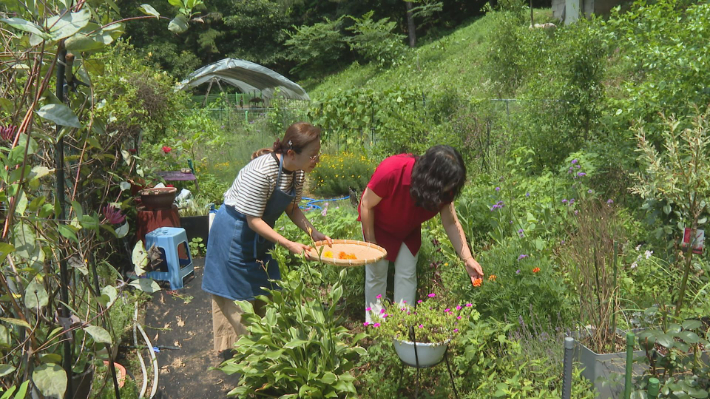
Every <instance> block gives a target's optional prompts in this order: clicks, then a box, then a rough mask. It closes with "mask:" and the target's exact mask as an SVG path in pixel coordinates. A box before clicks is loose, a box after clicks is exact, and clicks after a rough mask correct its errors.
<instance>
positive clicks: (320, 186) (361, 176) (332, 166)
mask: <svg viewBox="0 0 710 399" xmlns="http://www.w3.org/2000/svg"><path fill="white" fill-rule="evenodd" d="M374 170H375V166H374V165H373V163H372V162H371V161H370V160H369V159H367V157H365V156H364V155H361V154H356V153H351V152H341V153H338V154H335V155H330V154H323V155H321V158H320V163H318V166H316V168H315V169H314V170H313V172H311V173H310V176H309V177H310V178H311V181H312V182H313V183H314V191H315V192H316V193H318V194H320V195H348V194H349V193H350V191H351V190H354V191H356V192H361V191H362V190H364V189H365V187H367V183H368V182H369V181H370V177H371V176H372V173H373V172H374Z"/></svg>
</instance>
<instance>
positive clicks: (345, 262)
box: [311, 240, 387, 266]
mask: <svg viewBox="0 0 710 399" xmlns="http://www.w3.org/2000/svg"><path fill="white" fill-rule="evenodd" d="M333 244H349V245H360V246H363V247H368V248H373V249H375V250H377V251H379V252H380V253H381V255H380V256H378V257H376V258H368V259H335V258H323V257H322V256H315V257H314V259H315V260H319V261H321V262H323V263H328V264H331V265H336V266H364V265H368V264H371V263H375V262H377V261H379V260H380V259H382V258H384V257H385V256H387V250H385V249H384V248H382V247H381V246H379V245H377V244H373V243H371V242H366V241H358V240H333ZM313 246H314V248H313V249H312V250H311V251H315V252H316V255H319V254H318V248H319V247H324V246H325V247H327V246H329V245H328V242H327V241H325V240H321V241H316V242H314V243H313ZM321 254H322V253H321Z"/></svg>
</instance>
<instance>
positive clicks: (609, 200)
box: [606, 198, 614, 205]
mask: <svg viewBox="0 0 710 399" xmlns="http://www.w3.org/2000/svg"><path fill="white" fill-rule="evenodd" d="M606 203H607V204H609V205H611V204H613V203H614V200H613V199H611V198H609V199H608V200H606Z"/></svg>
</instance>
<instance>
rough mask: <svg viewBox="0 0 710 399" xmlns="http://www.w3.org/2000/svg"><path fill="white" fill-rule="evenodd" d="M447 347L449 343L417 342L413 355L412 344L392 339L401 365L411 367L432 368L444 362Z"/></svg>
mask: <svg viewBox="0 0 710 399" xmlns="http://www.w3.org/2000/svg"><path fill="white" fill-rule="evenodd" d="M448 347H449V341H445V342H434V343H428V342H417V345H416V349H417V351H416V354H415V353H414V342H411V341H400V340H398V339H394V350H395V352H397V356H399V359H400V360H402V363H404V364H406V365H408V366H412V367H419V368H424V367H432V366H436V365H437V364H439V363H441V361H442V360H444V354H445V353H446V349H447V348H448Z"/></svg>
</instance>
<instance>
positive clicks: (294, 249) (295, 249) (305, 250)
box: [284, 241, 311, 260]
mask: <svg viewBox="0 0 710 399" xmlns="http://www.w3.org/2000/svg"><path fill="white" fill-rule="evenodd" d="M284 247H286V249H288V250H289V252H291V253H292V254H294V255H301V254H303V255H304V256H305V257H306V259H308V260H310V259H311V256H310V255H309V251H310V250H311V247H310V246H308V245H306V244H301V243H300V242H294V241H289V242H287V243H286V244H285V245H284Z"/></svg>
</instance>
